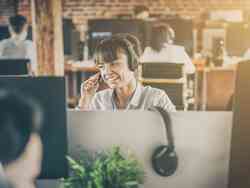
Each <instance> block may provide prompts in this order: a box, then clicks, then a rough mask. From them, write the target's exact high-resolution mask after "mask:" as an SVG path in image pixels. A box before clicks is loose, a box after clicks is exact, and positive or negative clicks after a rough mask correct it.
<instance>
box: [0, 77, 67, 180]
mask: <svg viewBox="0 0 250 188" xmlns="http://www.w3.org/2000/svg"><path fill="white" fill-rule="evenodd" d="M3 86H4V87H5V88H6V87H7V88H14V89H17V90H20V91H21V92H22V93H24V94H27V95H30V96H32V97H34V98H35V99H36V100H37V101H38V102H39V103H40V104H41V106H42V108H43V109H44V121H43V125H42V131H41V138H42V143H43V161H42V172H41V174H40V178H41V179H55V178H61V177H67V174H68V165H67V160H66V155H67V129H66V105H65V80H64V78H63V77H0V88H1V87H3ZM24 173H25V169H24Z"/></svg>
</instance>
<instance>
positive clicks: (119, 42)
mask: <svg viewBox="0 0 250 188" xmlns="http://www.w3.org/2000/svg"><path fill="white" fill-rule="evenodd" d="M133 37H134V36H133ZM135 38H136V37H135ZM137 40H138V39H137ZM130 41H131V42H130ZM140 54H141V52H140V45H139V43H137V42H135V41H134V42H133V40H131V39H128V36H126V35H125V34H120V35H115V36H113V37H111V38H109V39H105V40H103V41H101V42H100V44H99V45H98V46H97V48H96V51H95V56H94V57H95V62H96V64H97V66H98V68H99V70H100V73H97V74H96V75H94V76H93V77H91V78H90V79H88V80H87V81H85V82H84V83H83V84H82V87H81V99H80V101H79V108H81V109H85V110H86V109H87V110H116V109H148V108H150V107H151V106H153V105H154V106H157V105H160V106H162V105H164V106H165V108H166V109H168V111H174V110H175V107H174V105H173V104H172V103H171V101H170V100H169V98H168V97H167V95H166V93H165V92H164V91H162V90H159V89H156V88H152V87H149V86H147V87H143V86H142V85H141V84H140V83H138V81H137V79H136V77H135V71H136V70H137V68H138V64H139V55H140ZM100 78H102V79H103V80H104V82H105V83H106V84H107V85H108V86H109V88H110V89H106V90H103V91H100V92H97V93H96V91H97V88H98V82H99V80H100ZM161 100H162V101H161Z"/></svg>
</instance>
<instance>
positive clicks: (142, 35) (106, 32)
mask: <svg viewBox="0 0 250 188" xmlns="http://www.w3.org/2000/svg"><path fill="white" fill-rule="evenodd" d="M151 27H152V22H150V21H143V20H136V19H129V20H125V19H93V20H89V21H88V28H89V40H88V47H89V55H90V57H92V56H93V53H94V50H95V48H96V46H97V44H98V43H99V42H100V41H101V40H102V39H105V38H109V37H110V36H112V35H114V34H118V33H129V34H132V35H134V36H136V37H137V38H138V39H139V40H140V42H141V47H142V50H144V48H145V47H146V46H148V45H149V44H150V35H151Z"/></svg>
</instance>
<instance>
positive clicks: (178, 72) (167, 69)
mask: <svg viewBox="0 0 250 188" xmlns="http://www.w3.org/2000/svg"><path fill="white" fill-rule="evenodd" d="M183 76H184V64H180V63H167V62H166V63H157V62H152V63H142V64H141V77H143V78H151V79H179V78H182V77H183Z"/></svg>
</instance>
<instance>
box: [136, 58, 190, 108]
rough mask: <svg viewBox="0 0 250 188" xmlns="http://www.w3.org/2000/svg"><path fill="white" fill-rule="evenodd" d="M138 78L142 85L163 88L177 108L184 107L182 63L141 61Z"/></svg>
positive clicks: (184, 86) (184, 79)
mask: <svg viewBox="0 0 250 188" xmlns="http://www.w3.org/2000/svg"><path fill="white" fill-rule="evenodd" d="M139 80H140V81H141V83H142V84H143V85H150V86H152V87H155V88H159V89H162V90H164V91H165V92H166V93H167V95H168V96H169V98H170V100H171V101H172V102H173V103H174V104H175V105H176V108H177V110H184V109H186V107H187V104H186V101H185V99H186V98H185V90H186V77H185V74H184V64H180V63H167V62H166V63H157V62H154V63H148V62H147V63H142V64H141V65H140V67H139Z"/></svg>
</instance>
